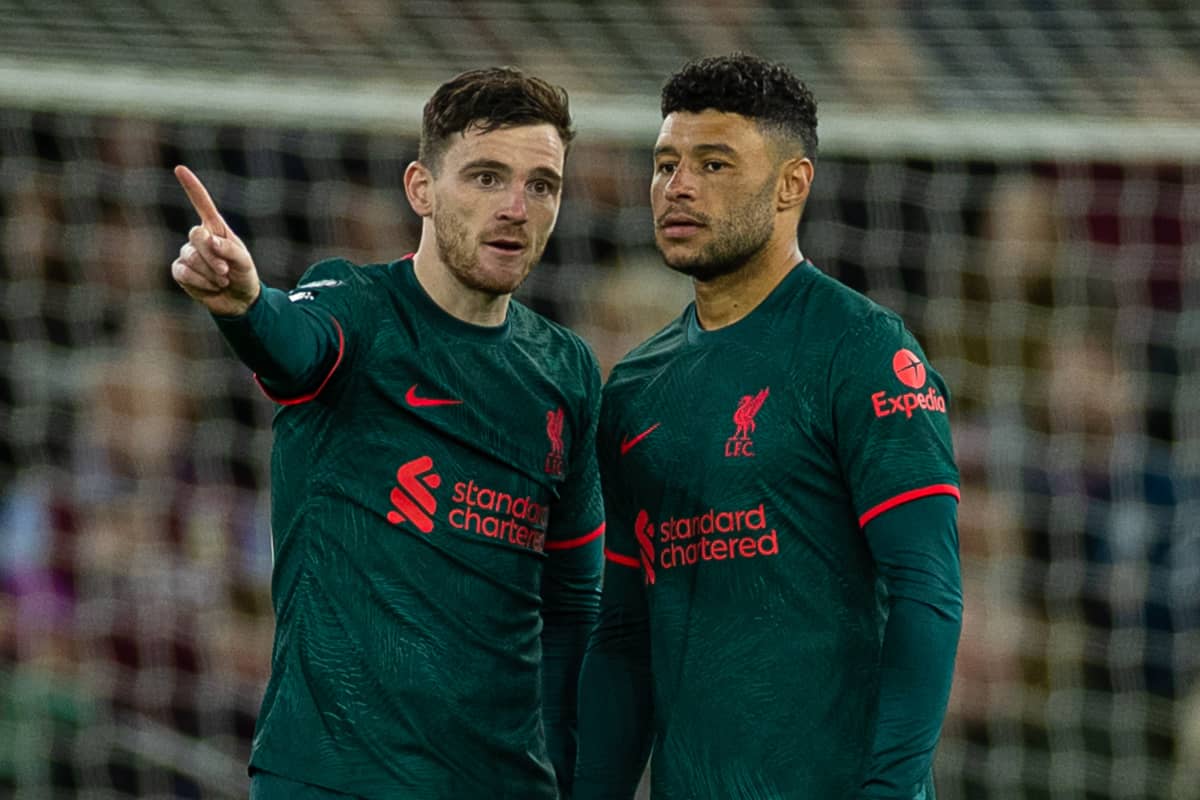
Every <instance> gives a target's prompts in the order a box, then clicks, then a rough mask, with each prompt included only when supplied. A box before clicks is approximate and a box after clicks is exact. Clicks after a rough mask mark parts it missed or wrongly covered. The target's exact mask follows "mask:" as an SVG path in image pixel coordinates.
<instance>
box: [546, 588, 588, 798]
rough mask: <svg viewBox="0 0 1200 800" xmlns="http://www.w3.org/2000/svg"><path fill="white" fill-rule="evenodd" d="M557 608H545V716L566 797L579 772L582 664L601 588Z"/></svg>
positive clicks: (548, 743) (575, 596)
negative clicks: (577, 758) (577, 726)
mask: <svg viewBox="0 0 1200 800" xmlns="http://www.w3.org/2000/svg"><path fill="white" fill-rule="evenodd" d="M555 605H556V606H557V607H556V608H555V609H553V610H551V609H549V608H547V609H546V610H545V611H544V612H543V615H542V616H543V623H542V626H543V627H542V718H543V722H544V725H545V729H546V746H547V749H548V750H549V753H550V760H551V762H552V763H553V764H554V771H555V774H556V775H557V776H558V780H559V788H560V790H562V791H563V793H564V796H565V795H566V794H567V790H568V789H569V787H570V781H571V777H572V776H573V774H574V772H575V753H576V750H577V749H578V743H577V730H576V722H577V714H576V708H577V705H578V703H577V698H578V692H577V690H578V686H579V672H580V666H581V664H582V662H583V654H584V650H585V648H586V647H587V638H588V633H589V632H590V631H591V630H592V627H593V626H594V625H595V622H596V612H597V609H598V606H599V597H598V594H597V593H596V592H595V591H592V592H578V593H573V594H572V595H568V596H567V597H566V598H563V597H562V595H560V596H559V597H558V598H556V600H555Z"/></svg>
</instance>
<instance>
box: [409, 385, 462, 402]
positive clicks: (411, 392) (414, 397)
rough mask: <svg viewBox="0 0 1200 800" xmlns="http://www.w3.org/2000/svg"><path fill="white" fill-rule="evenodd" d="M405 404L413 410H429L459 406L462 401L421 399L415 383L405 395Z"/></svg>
mask: <svg viewBox="0 0 1200 800" xmlns="http://www.w3.org/2000/svg"><path fill="white" fill-rule="evenodd" d="M404 402H406V403H408V404H409V405H410V406H412V407H413V408H428V407H430V406H457V405H459V404H461V403H462V400H455V399H453V398H450V397H419V396H417V385H416V384H415V383H414V384H413V385H412V386H410V387H408V391H407V392H405V393H404Z"/></svg>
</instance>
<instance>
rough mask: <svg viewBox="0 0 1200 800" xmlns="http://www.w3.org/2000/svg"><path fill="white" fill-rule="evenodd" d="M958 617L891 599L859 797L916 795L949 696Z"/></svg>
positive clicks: (913, 799) (900, 799) (912, 799)
mask: <svg viewBox="0 0 1200 800" xmlns="http://www.w3.org/2000/svg"><path fill="white" fill-rule="evenodd" d="M959 628H960V618H959V617H958V616H949V615H947V613H946V611H945V610H943V609H937V608H934V607H932V606H928V605H926V604H924V603H921V602H917V601H913V600H907V599H904V598H900V599H897V600H895V601H894V602H892V604H891V616H890V617H889V618H888V623H887V628H886V630H885V633H884V641H883V652H882V658H881V665H880V687H879V712H878V718H877V721H876V725H875V743H874V748H873V752H872V759H871V766H870V769H869V771H868V774H867V776H866V779H865V781H864V783H863V797H864V798H871V800H876V799H878V800H885V799H886V800H921V799H923V798H924V795H922V794H921V793H920V792H921V787H922V786H923V785H924V783H925V780H926V778H927V776H928V775H929V771H930V768H931V766H932V763H933V755H934V750H935V748H936V747H937V742H938V737H939V735H940V734H941V727H942V718H943V716H944V715H945V713H946V703H947V701H948V699H949V697H950V684H951V679H952V676H953V673H954V656H955V652H956V649H957V645H958V635H959Z"/></svg>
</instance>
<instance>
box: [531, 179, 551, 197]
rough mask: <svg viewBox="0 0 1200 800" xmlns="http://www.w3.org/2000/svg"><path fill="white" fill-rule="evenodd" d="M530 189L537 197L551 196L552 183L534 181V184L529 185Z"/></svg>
mask: <svg viewBox="0 0 1200 800" xmlns="http://www.w3.org/2000/svg"><path fill="white" fill-rule="evenodd" d="M529 188H530V190H531V191H532V192H533V193H534V194H537V195H547V194H550V182H549V181H534V182H533V183H531V184H529Z"/></svg>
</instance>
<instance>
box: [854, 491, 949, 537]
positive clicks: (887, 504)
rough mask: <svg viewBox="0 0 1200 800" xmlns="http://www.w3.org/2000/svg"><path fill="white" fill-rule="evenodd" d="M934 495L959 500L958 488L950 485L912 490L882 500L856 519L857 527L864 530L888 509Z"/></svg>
mask: <svg viewBox="0 0 1200 800" xmlns="http://www.w3.org/2000/svg"><path fill="white" fill-rule="evenodd" d="M935 494H948V495H950V496H951V497H953V498H954V499H955V500H959V499H961V498H960V496H959V493H958V487H957V486H955V485H954V484H951V483H938V484H934V485H933V486H926V487H924V488H921V489H912V490H910V491H907V492H903V493H902V494H898V495H896V496H895V497H893V498H892V499H890V500H884V501H883V502H882V503H880V504H879V505H877V506H875V507H874V508H872V509H871V510H870V511H868V512H867V513H865V514H863V515H862V516H861V517H859V518H858V526H859V527H860V528H865V527H866V526H867V523H868V522H870V521H871V520H873V519H875V518H876V517H878V516H879V515H880V514H882V513H883V512H885V511H887V510H888V509H891V508H895V507H896V506H899V505H903V504H904V503H907V502H910V501H912V500H917V499H920V498H922V497H930V496H932V495H935Z"/></svg>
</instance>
